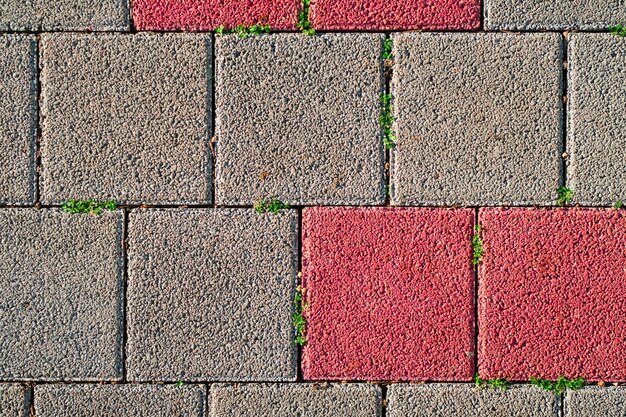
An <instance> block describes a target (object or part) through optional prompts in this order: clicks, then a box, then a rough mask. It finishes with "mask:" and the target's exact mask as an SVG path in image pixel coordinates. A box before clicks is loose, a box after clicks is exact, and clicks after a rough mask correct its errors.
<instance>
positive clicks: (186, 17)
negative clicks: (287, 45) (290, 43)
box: [133, 0, 300, 30]
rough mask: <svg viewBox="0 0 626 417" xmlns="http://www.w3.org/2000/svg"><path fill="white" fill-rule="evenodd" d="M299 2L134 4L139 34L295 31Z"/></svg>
mask: <svg viewBox="0 0 626 417" xmlns="http://www.w3.org/2000/svg"><path fill="white" fill-rule="evenodd" d="M299 10H300V0H255V1H249V0H229V1H224V0H134V1H133V21H134V23H135V26H136V27H137V29H139V30H213V29H215V28H216V27H219V26H224V27H226V28H233V27H236V26H238V25H246V26H250V25H255V24H258V23H264V24H269V25H270V27H271V28H272V30H289V29H295V28H296V23H297V22H298V11H299Z"/></svg>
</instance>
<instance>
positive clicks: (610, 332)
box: [478, 208, 626, 381]
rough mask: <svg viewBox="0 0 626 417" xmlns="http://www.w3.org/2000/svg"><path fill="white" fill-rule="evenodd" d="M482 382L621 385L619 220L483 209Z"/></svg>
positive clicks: (624, 286)
mask: <svg viewBox="0 0 626 417" xmlns="http://www.w3.org/2000/svg"><path fill="white" fill-rule="evenodd" d="M480 223H481V224H482V226H483V230H482V236H483V241H484V247H485V255H484V257H483V263H482V265H481V266H480V268H479V278H480V290H479V330H478V337H479V356H478V358H479V370H480V374H481V376H482V377H483V378H492V377H497V376H499V377H504V378H507V379H511V380H528V379H529V378H530V377H532V376H536V377H543V378H547V379H556V378H558V377H559V376H561V375H564V376H566V377H568V378H574V377H578V376H582V377H585V378H587V379H588V380H593V381H595V380H604V381H624V380H625V379H626V215H625V214H624V212H623V211H614V210H598V209H558V210H555V209H552V210H549V209H497V208H494V209H483V210H481V211H480Z"/></svg>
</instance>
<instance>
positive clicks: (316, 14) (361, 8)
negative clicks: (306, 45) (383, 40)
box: [309, 0, 480, 30]
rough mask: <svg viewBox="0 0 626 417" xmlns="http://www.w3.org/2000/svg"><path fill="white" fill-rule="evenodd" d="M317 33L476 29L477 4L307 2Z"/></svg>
mask: <svg viewBox="0 0 626 417" xmlns="http://www.w3.org/2000/svg"><path fill="white" fill-rule="evenodd" d="M309 18H310V21H311V24H312V26H313V27H314V28H316V29H320V30H373V29H374V30H376V29H396V30H398V29H431V30H446V29H448V30H450V29H478V28H479V27H480V1H479V0H467V1H457V0H434V1H433V0H404V1H403V0H388V1H380V0H356V1H355V0H311V7H310V15H309Z"/></svg>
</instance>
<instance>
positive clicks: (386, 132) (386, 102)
mask: <svg viewBox="0 0 626 417" xmlns="http://www.w3.org/2000/svg"><path fill="white" fill-rule="evenodd" d="M380 104H381V111H380V117H379V118H378V123H380V127H381V128H382V129H383V143H384V144H385V148H387V149H392V148H393V145H394V143H396V136H395V135H394V134H393V130H392V128H391V127H392V124H393V121H394V120H393V107H392V105H391V94H382V95H381V96H380Z"/></svg>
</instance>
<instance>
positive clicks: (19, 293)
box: [0, 209, 123, 381]
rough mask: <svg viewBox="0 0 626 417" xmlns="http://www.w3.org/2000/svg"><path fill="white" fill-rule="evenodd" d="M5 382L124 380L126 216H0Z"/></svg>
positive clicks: (19, 212)
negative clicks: (122, 373)
mask: <svg viewBox="0 0 626 417" xmlns="http://www.w3.org/2000/svg"><path fill="white" fill-rule="evenodd" d="M0 230H2V231H3V233H1V234H0V311H2V314H0V329H2V337H0V380H64V381H70V380H80V381H93V380H97V381H101V380H116V379H120V378H121V376H122V375H121V372H122V371H121V368H122V364H121V349H122V348H121V339H122V334H123V329H122V310H123V309H122V303H123V294H122V285H123V277H122V275H123V273H122V269H123V268H122V262H123V261H122V255H121V248H122V242H121V238H122V215H121V213H120V212H114V213H111V212H106V213H103V214H101V215H100V216H95V215H90V214H67V213H64V212H62V211H60V210H35V209H2V210H0Z"/></svg>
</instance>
